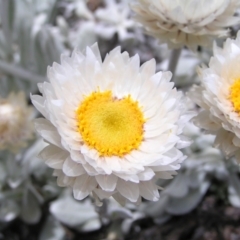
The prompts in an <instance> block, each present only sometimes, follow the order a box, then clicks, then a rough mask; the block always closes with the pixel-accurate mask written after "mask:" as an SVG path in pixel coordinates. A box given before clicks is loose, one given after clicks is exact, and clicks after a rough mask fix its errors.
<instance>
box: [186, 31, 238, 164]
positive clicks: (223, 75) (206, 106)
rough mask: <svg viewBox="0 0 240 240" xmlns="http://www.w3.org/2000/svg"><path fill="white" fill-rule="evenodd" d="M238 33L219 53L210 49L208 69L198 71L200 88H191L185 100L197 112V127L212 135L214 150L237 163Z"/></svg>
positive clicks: (217, 49) (215, 48) (219, 49)
mask: <svg viewBox="0 0 240 240" xmlns="http://www.w3.org/2000/svg"><path fill="white" fill-rule="evenodd" d="M239 61H240V33H238V36H237V39H236V40H232V39H228V40H227V41H226V43H225V44H224V47H223V49H221V48H218V47H217V46H214V56H213V57H212V58H211V60H210V63H209V68H208V67H203V68H201V69H199V76H200V78H201V83H202V85H201V86H194V87H193V89H192V90H191V91H190V93H189V96H190V97H191V98H192V100H193V101H194V102H195V103H196V104H197V105H199V106H200V107H201V108H202V109H203V111H201V112H200V113H199V114H198V116H197V117H196V118H195V120H194V122H195V124H196V125H197V126H199V127H201V128H203V129H205V130H206V131H207V133H210V134H214V135H216V139H215V142H214V145H215V147H217V148H219V149H221V150H222V151H223V152H224V153H225V155H226V157H231V156H233V155H235V156H236V158H237V160H238V161H240V69H239Z"/></svg>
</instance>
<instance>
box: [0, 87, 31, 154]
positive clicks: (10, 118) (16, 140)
mask: <svg viewBox="0 0 240 240" xmlns="http://www.w3.org/2000/svg"><path fill="white" fill-rule="evenodd" d="M33 111H34V110H33V108H32V107H29V106H28V105H27V101H26V96H25V94H24V93H23V92H19V93H10V94H9V95H8V97H7V98H1V97H0V150H5V149H7V150H10V151H13V152H17V151H18V150H19V149H20V148H23V147H26V146H27V142H28V141H29V140H30V139H32V138H33V124H32V118H33Z"/></svg>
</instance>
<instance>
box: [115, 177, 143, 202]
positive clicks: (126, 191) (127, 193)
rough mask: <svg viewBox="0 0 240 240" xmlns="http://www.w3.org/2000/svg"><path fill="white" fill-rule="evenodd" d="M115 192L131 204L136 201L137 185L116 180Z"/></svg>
mask: <svg viewBox="0 0 240 240" xmlns="http://www.w3.org/2000/svg"><path fill="white" fill-rule="evenodd" d="M117 190H118V191H119V193H120V194H121V195H122V196H123V197H125V198H127V199H129V200H130V201H131V202H136V201H137V200H138V197H139V185H138V184H137V183H133V182H127V181H124V180H121V179H118V182H117Z"/></svg>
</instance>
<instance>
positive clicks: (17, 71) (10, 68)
mask: <svg viewBox="0 0 240 240" xmlns="http://www.w3.org/2000/svg"><path fill="white" fill-rule="evenodd" d="M0 71H2V72H4V73H6V74H9V75H11V76H14V77H18V78H21V79H23V80H27V81H31V82H44V81H46V78H44V77H42V76H38V75H35V74H34V73H31V72H29V71H27V70H25V69H23V68H21V67H18V66H15V65H13V64H10V63H6V62H4V61H1V60H0Z"/></svg>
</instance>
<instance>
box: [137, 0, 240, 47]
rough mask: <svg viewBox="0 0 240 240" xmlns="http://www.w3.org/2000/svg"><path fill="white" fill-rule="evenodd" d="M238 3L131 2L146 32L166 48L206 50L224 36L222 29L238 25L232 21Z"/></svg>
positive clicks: (190, 0) (231, 0) (223, 0)
mask: <svg viewBox="0 0 240 240" xmlns="http://www.w3.org/2000/svg"><path fill="white" fill-rule="evenodd" d="M239 5H240V2H239V1H238V0H211V1H209V0H203V1H196V0H171V1H169V0H135V1H134V2H133V4H132V9H133V11H134V12H135V13H136V20H137V21H138V22H140V23H141V24H142V25H143V26H144V28H145V30H146V32H147V33H148V34H150V35H152V36H154V37H156V38H158V39H159V40H160V42H161V43H167V44H168V46H169V47H170V48H180V47H182V46H187V47H189V48H190V49H196V47H197V46H198V45H202V46H207V45H210V44H211V43H212V40H213V39H214V38H216V37H222V36H227V35H228V31H229V30H227V29H226V27H230V26H233V25H235V24H237V23H239V21H240V18H239V17H234V16H233V15H234V13H235V11H236V8H237V7H239Z"/></svg>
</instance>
